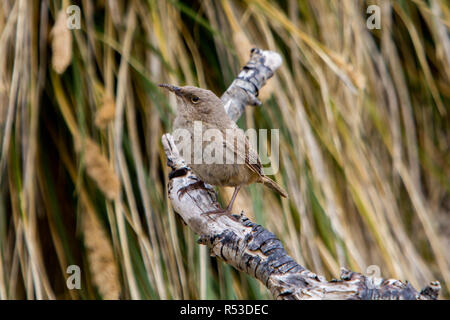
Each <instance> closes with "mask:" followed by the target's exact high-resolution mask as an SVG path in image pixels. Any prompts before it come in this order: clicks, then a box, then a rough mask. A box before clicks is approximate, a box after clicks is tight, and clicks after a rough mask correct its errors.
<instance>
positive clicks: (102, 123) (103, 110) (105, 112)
mask: <svg viewBox="0 0 450 320" xmlns="http://www.w3.org/2000/svg"><path fill="white" fill-rule="evenodd" d="M115 110H116V107H115V104H114V99H113V98H112V97H110V96H105V97H104V99H103V105H102V106H101V107H100V109H99V110H98V111H97V114H96V115H95V125H96V126H97V127H98V128H100V129H105V128H106V126H107V125H108V123H110V122H111V121H112V120H114V114H115Z"/></svg>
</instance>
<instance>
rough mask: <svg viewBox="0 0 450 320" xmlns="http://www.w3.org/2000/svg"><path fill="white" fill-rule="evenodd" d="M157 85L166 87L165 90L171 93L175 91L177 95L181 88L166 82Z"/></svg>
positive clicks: (179, 93)
mask: <svg viewBox="0 0 450 320" xmlns="http://www.w3.org/2000/svg"><path fill="white" fill-rule="evenodd" d="M158 87H161V88H166V89H167V90H169V91H172V92H173V93H175V94H176V95H178V96H180V95H181V88H180V87H177V86H173V85H171V84H167V83H161V84H158Z"/></svg>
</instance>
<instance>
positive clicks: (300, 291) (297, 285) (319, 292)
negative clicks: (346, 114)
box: [162, 49, 440, 300]
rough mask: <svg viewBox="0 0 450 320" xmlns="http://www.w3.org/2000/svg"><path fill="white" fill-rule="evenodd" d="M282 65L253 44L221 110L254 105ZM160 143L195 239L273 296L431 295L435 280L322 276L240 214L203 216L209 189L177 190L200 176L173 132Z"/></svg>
mask: <svg viewBox="0 0 450 320" xmlns="http://www.w3.org/2000/svg"><path fill="white" fill-rule="evenodd" d="M280 65H281V57H280V55H279V54H277V53H275V52H271V51H263V50H259V49H252V52H251V57H250V61H249V62H248V63H247V65H246V66H244V68H243V70H242V71H241V72H240V74H239V75H238V77H237V78H236V79H235V80H234V81H233V83H232V84H231V86H230V87H229V88H228V90H227V91H226V92H225V94H224V95H223V96H222V101H223V102H224V103H225V106H226V111H227V113H228V114H229V115H230V117H231V118H232V119H233V120H234V121H236V120H237V119H238V118H239V117H240V116H241V114H242V112H243V110H244V108H245V106H246V105H248V104H250V105H259V104H260V102H259V101H258V99H257V94H258V91H259V89H260V88H261V87H262V86H263V85H264V84H265V83H266V81H267V80H268V79H269V78H270V77H271V76H272V75H273V72H274V71H275V70H276V69H277V68H278V67H279V66H280ZM162 144H163V146H164V150H165V153H166V156H167V159H168V165H169V166H170V167H171V168H172V172H171V173H170V175H169V178H170V181H169V185H168V193H169V199H170V200H171V203H172V206H173V208H174V210H175V212H177V213H178V214H179V215H180V217H181V218H182V219H183V220H184V222H185V223H186V224H187V226H188V227H190V228H191V229H192V230H193V231H194V232H195V233H197V234H198V235H200V239H199V243H201V244H204V245H207V246H208V247H209V248H210V251H211V255H212V256H217V257H218V258H220V259H222V260H223V261H224V262H225V263H228V264H230V265H232V266H233V267H235V268H236V269H238V270H240V271H242V272H246V273H247V274H249V275H251V276H253V277H255V278H257V279H258V280H260V281H261V282H262V283H263V284H264V285H265V286H266V287H267V288H268V289H269V290H270V292H271V293H272V295H273V297H274V298H276V299H298V300H304V299H320V300H323V299H367V300H376V299H412V300H428V299H436V298H437V296H438V294H439V291H440V285H439V282H432V283H431V284H430V285H429V286H427V287H425V288H424V289H423V290H422V291H420V292H418V291H417V290H415V289H414V288H413V287H412V286H411V285H410V284H408V283H404V282H401V281H398V280H393V279H389V280H384V279H378V278H374V277H368V276H365V275H363V274H360V273H356V272H351V271H349V270H346V269H344V268H343V269H342V270H341V279H340V280H331V281H327V280H326V279H325V278H324V277H322V276H317V275H316V274H314V273H313V272H311V271H309V270H307V269H305V268H304V267H302V266H300V265H299V264H298V263H296V262H295V261H294V260H293V259H292V258H291V257H290V256H289V255H288V254H287V253H286V251H285V250H284V248H283V245H282V244H281V241H280V240H278V238H277V237H276V236H275V235H274V234H273V233H271V232H269V231H267V230H266V229H264V228H263V227H262V226H260V225H257V224H255V223H253V222H251V221H250V220H249V219H248V218H247V217H245V216H244V215H243V213H241V214H240V215H235V216H234V218H235V219H232V218H231V217H229V216H226V215H205V214H204V213H205V212H208V211H212V210H214V209H217V205H218V204H217V201H216V194H215V192H214V189H213V188H212V187H210V186H208V185H207V188H206V189H194V190H190V191H187V192H186V193H185V194H180V190H182V188H184V187H186V186H188V185H190V184H192V183H194V182H196V181H198V180H199V179H198V178H197V177H196V176H195V174H194V173H193V172H192V171H191V169H190V168H189V167H187V166H186V163H185V161H184V160H183V159H182V158H181V157H180V154H179V152H178V150H177V148H176V146H175V143H174V141H173V137H172V136H171V135H170V134H165V135H164V136H163V137H162Z"/></svg>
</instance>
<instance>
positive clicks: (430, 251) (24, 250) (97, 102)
mask: <svg viewBox="0 0 450 320" xmlns="http://www.w3.org/2000/svg"><path fill="white" fill-rule="evenodd" d="M69 4H78V5H79V6H80V7H81V13H82V19H81V27H82V28H81V30H74V31H70V30H68V29H67V28H65V27H64V23H65V21H64V19H63V18H62V17H64V16H63V13H61V12H62V11H61V10H62V8H66V7H67V6H68V5H69ZM370 4H378V5H380V7H381V10H382V13H381V18H382V19H381V24H382V25H381V29H380V30H373V31H371V30H368V29H367V28H366V26H365V22H366V18H367V17H368V15H367V14H366V13H365V11H366V8H367V6H368V5H370ZM449 27H450V6H449V2H448V1H445V0H429V1H425V0H412V1H410V0H399V1H388V0H383V1H382V0H380V1H356V0H354V1H353V0H348V1H328V0H300V1H295V0H287V1H277V2H275V1H268V0H254V1H250V0H249V1H235V0H234V1H226V0H223V1H195V2H194V3H190V2H188V1H183V2H181V1H177V0H172V1H156V0H148V1H144V0H140V1H95V2H94V1H87V0H84V1H74V2H73V3H72V2H70V3H69V1H68V0H63V1H56V0H55V1H48V0H47V1H28V0H17V1H16V0H3V1H2V2H1V4H0V40H1V41H0V129H1V150H0V151H1V156H0V170H1V177H0V179H1V185H0V188H1V193H0V298H1V299H18V298H28V299H54V298H56V299H97V298H104V299H109V298H117V297H121V298H123V299H161V298H163V299H180V298H189V299H199V298H207V299H215V298H217V299H267V298H270V296H269V295H268V292H267V291H266V290H265V288H264V287H262V286H261V285H260V284H259V283H258V282H257V281H255V280H254V279H251V278H249V277H247V276H245V275H242V274H240V273H238V272H236V271H235V270H234V269H232V268H230V267H228V266H227V265H225V264H223V263H221V262H218V261H216V259H214V258H210V257H209V256H208V253H207V252H206V249H205V248H202V247H200V246H199V245H197V244H196V236H195V235H194V234H193V233H192V232H191V231H190V230H189V229H188V228H186V227H185V226H184V225H183V223H182V222H181V221H180V220H179V218H178V217H177V216H176V214H175V213H174V212H173V211H172V209H171V207H170V204H169V203H168V201H167V197H166V184H167V175H168V171H167V170H168V169H167V167H166V164H165V163H166V159H165V156H164V154H163V152H162V147H161V144H160V137H161V135H162V134H163V133H165V132H168V131H170V130H171V122H172V120H173V117H174V112H175V110H174V106H175V103H174V100H173V97H168V96H166V95H164V94H162V93H161V92H160V90H159V89H158V88H157V87H156V86H155V84H158V83H161V82H167V83H173V84H180V85H185V84H189V85H197V86H200V87H205V88H210V89H211V90H213V91H214V92H216V93H217V94H219V95H220V94H221V93H222V92H223V91H224V90H225V89H226V88H227V86H228V85H229V84H230V83H231V81H232V80H233V78H234V77H235V75H237V73H238V71H239V69H240V67H241V66H242V65H243V63H245V61H246V60H247V59H248V56H249V50H250V48H252V47H253V46H257V47H260V48H264V49H270V50H274V51H277V52H279V53H280V54H282V56H283V59H284V63H283V65H282V67H281V68H280V69H279V70H278V71H277V72H276V75H275V76H274V78H273V79H272V80H271V81H270V83H268V85H267V86H266V87H265V88H264V89H263V90H262V92H261V99H262V101H263V105H262V106H261V107H258V108H253V107H248V108H247V110H246V114H245V117H243V118H242V119H241V120H240V121H239V125H240V126H241V127H243V128H247V127H255V128H280V131H281V134H280V136H281V143H280V145H281V147H280V148H281V150H280V151H281V153H282V156H281V163H280V166H281V170H280V172H279V174H277V175H276V176H275V177H274V178H275V179H276V180H277V181H278V182H280V183H281V184H282V185H284V186H285V187H286V189H287V190H288V193H289V195H290V198H289V199H288V200H285V199H280V198H278V197H277V196H276V195H275V194H274V193H272V192H270V191H269V190H263V189H262V187H261V186H250V187H248V188H245V190H244V191H243V192H242V191H241V193H240V195H239V199H238V200H237V201H238V202H237V203H236V205H235V208H237V209H245V211H246V213H247V214H248V215H249V216H251V217H253V219H255V220H256V222H258V223H261V224H263V225H264V226H265V227H267V228H268V229H269V230H271V231H273V232H274V233H276V234H277V235H278V236H279V237H280V238H281V240H282V241H283V243H284V244H285V246H286V249H287V251H288V252H289V253H290V254H291V255H292V256H293V257H294V258H295V259H296V260H297V261H298V262H299V263H301V264H303V265H304V266H306V267H307V268H310V269H311V270H313V271H314V272H316V273H319V274H323V275H325V276H327V277H330V278H331V277H337V276H338V274H339V267H340V266H347V267H349V268H350V269H352V270H355V271H360V272H366V270H368V269H367V268H368V266H370V265H377V266H378V267H379V269H380V271H381V275H382V276H384V277H392V278H397V279H402V280H408V281H410V282H411V283H412V284H413V285H414V286H415V287H416V288H419V287H423V286H424V285H425V284H426V283H428V282H429V281H432V280H435V279H437V280H439V281H441V284H442V286H443V291H444V292H443V297H448V292H449V291H448V289H449V285H450V270H449V263H450V258H449V257H450V250H449V249H448V246H449V245H450V243H449V239H450V234H449V233H450V221H449V208H450V199H449V187H450V183H449V177H450V166H449V164H450V158H449V156H450V153H449V132H448V128H449V108H448V106H449V102H450V39H449ZM167 99H168V100H167ZM220 194H221V197H222V199H226V198H227V197H229V190H221V193H220ZM72 264H76V265H79V266H80V267H81V270H82V289H81V290H68V289H67V287H66V278H67V276H68V275H67V274H66V269H67V267H68V266H69V265H72ZM369 270H372V269H371V268H369Z"/></svg>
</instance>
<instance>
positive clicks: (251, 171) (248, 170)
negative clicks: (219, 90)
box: [159, 84, 287, 214]
mask: <svg viewBox="0 0 450 320" xmlns="http://www.w3.org/2000/svg"><path fill="white" fill-rule="evenodd" d="M159 86H160V87H162V88H166V89H168V90H169V91H171V92H173V93H175V94H176V96H177V104H178V110H177V116H176V118H175V121H174V123H173V127H174V130H177V129H184V130H187V131H188V132H189V133H190V139H191V140H190V141H189V143H190V145H193V144H194V143H195V141H194V136H195V133H194V127H195V123H196V122H197V125H198V124H199V123H200V124H201V127H202V131H203V132H205V131H206V130H208V129H212V130H215V131H213V132H216V133H220V134H219V136H220V137H217V135H215V139H214V141H209V139H208V140H206V139H202V141H201V143H202V151H206V150H207V148H208V150H211V149H214V150H215V151H216V152H217V151H220V154H221V155H224V156H225V155H226V156H227V157H228V156H230V155H231V156H232V159H234V161H233V162H232V163H230V162H228V161H223V158H222V159H220V161H215V162H212V163H211V161H208V160H207V159H204V158H203V159H201V160H203V161H200V162H201V163H199V162H198V161H195V151H194V152H191V154H190V159H189V158H188V159H186V155H184V156H185V160H186V162H187V164H188V165H189V166H190V167H191V169H192V170H193V172H194V173H195V174H196V175H197V176H198V177H199V178H200V179H201V180H202V181H199V182H196V183H193V184H191V185H189V186H187V187H186V188H185V190H183V193H185V192H186V191H187V190H189V189H193V188H194V189H195V188H200V187H204V184H203V181H204V182H206V183H208V184H211V185H216V186H231V187H235V189H234V193H233V196H232V198H231V201H230V203H229V204H228V206H227V208H226V209H219V210H215V211H211V212H208V214H212V213H222V214H225V213H226V214H231V209H232V207H233V203H234V200H235V199H236V195H237V194H238V192H239V190H240V188H241V186H242V185H248V184H251V183H255V182H256V183H262V184H263V185H265V186H267V187H269V188H271V189H273V190H275V191H276V192H278V193H279V194H280V195H281V196H283V197H285V198H286V197H287V194H286V192H285V191H284V190H283V189H282V188H281V187H280V186H278V185H277V184H276V183H275V182H274V181H273V180H271V179H270V178H268V177H267V176H265V175H264V172H263V169H262V165H261V161H260V159H259V156H258V153H257V152H256V151H255V150H253V149H252V148H251V146H250V143H249V141H248V139H247V136H246V135H245V134H244V131H243V130H242V129H240V128H239V127H238V126H237V125H236V123H235V122H234V121H233V120H231V119H230V118H229V117H228V115H227V114H226V112H225V107H224V104H223V102H222V100H220V98H218V97H217V96H216V95H215V94H214V93H213V92H211V91H209V90H205V89H201V88H197V87H192V86H185V87H177V86H173V85H170V84H160V85H159ZM230 133H231V134H230ZM211 140H212V139H211ZM175 144H176V145H177V148H179V149H180V148H182V147H183V145H181V142H179V141H178V142H177V141H175ZM202 156H204V154H203V155H202ZM227 159H229V158H227ZM196 162H197V163H196Z"/></svg>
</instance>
